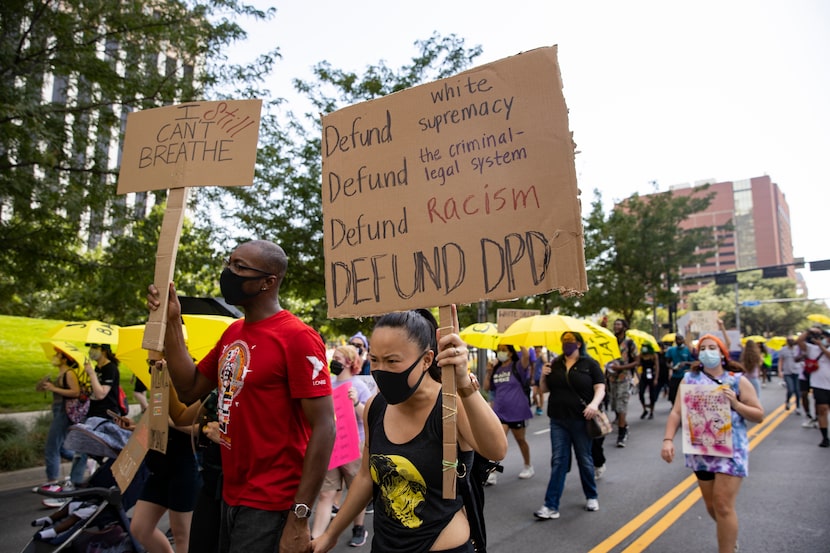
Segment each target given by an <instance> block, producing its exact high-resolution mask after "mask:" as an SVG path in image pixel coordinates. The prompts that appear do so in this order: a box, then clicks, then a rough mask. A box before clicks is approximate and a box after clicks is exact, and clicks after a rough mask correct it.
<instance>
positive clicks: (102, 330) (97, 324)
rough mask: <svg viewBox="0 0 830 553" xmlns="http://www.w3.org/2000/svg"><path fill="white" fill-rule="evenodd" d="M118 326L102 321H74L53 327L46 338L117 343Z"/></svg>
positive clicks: (91, 342)
mask: <svg viewBox="0 0 830 553" xmlns="http://www.w3.org/2000/svg"><path fill="white" fill-rule="evenodd" d="M118 328H119V327H118V325H113V324H109V323H105V322H102V321H74V322H68V323H63V324H61V325H60V326H58V327H56V328H54V329H53V330H52V331H51V332H50V333H49V335H48V338H49V339H51V340H63V341H66V342H79V343H84V344H117V343H118Z"/></svg>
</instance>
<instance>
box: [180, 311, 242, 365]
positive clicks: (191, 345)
mask: <svg viewBox="0 0 830 553" xmlns="http://www.w3.org/2000/svg"><path fill="white" fill-rule="evenodd" d="M236 320H238V319H234V318H232V317H224V316H222V315H182V321H183V322H184V328H185V330H186V331H187V336H186V338H185V340H186V341H187V350H188V351H189V352H190V355H191V356H192V357H193V358H194V359H195V360H196V361H197V362H198V361H201V360H202V358H203V357H204V356H205V355H207V354H208V353H209V352H210V350H212V349H213V346H215V345H216V342H218V341H219V338H220V337H221V336H222V333H224V332H225V330H226V329H227V328H228V327H229V326H230V324H231V323H232V322H234V321H236Z"/></svg>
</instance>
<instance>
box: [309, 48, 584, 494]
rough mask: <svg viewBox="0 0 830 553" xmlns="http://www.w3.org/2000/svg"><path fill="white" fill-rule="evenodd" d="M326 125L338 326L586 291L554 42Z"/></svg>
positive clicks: (325, 187)
mask: <svg viewBox="0 0 830 553" xmlns="http://www.w3.org/2000/svg"><path fill="white" fill-rule="evenodd" d="M322 126H323V134H322V153H323V182H322V199H323V225H324V227H323V234H324V252H325V271H326V297H327V300H328V314H329V316H330V317H360V316H370V315H376V314H380V313H386V312H389V311H396V310H404V309H412V308H418V307H430V306H436V305H437V306H446V305H449V304H452V303H473V302H478V301H480V300H484V299H489V300H505V299H512V298H518V297H522V296H529V295H535V294H541V293H544V292H548V291H550V290H558V291H560V292H562V293H566V294H575V293H581V292H584V291H585V290H586V288H587V282H586V276H585V259H584V250H583V241H582V238H583V236H582V220H581V210H580V204H579V198H578V194H579V192H578V190H577V183H576V172H575V169H574V142H573V140H572V137H571V132H570V130H569V128H568V113H567V106H566V105H565V99H564V96H563V94H562V82H561V80H560V74H559V65H558V62H557V56H556V47H555V46H554V47H550V48H539V49H536V50H532V51H530V52H526V53H523V54H519V55H517V56H513V57H510V58H506V59H503V60H500V61H496V62H493V63H490V64H487V65H483V66H481V67H477V68H474V69H471V70H469V71H466V72H464V73H461V74H459V75H456V76H454V77H449V78H446V79H442V80H439V81H436V82H433V83H428V84H424V85H421V86H417V87H414V88H410V89H407V90H404V91H401V92H397V93H395V94H390V95H389V96H385V97H383V98H379V99H376V100H372V101H369V102H363V103H360V104H355V105H353V106H349V107H346V108H344V109H341V110H339V111H336V112H334V113H331V114H328V115H326V116H324V117H323V120H322ZM381 206H382V207H381ZM440 324H441V325H442V326H448V325H449V324H450V323H449V321H446V320H443V317H442V320H441V322H440ZM444 383H445V385H449V383H448V382H446V381H444ZM452 386H453V389H454V383H453V384H452ZM445 397H446V393H445ZM451 415H452V413H450V416H451ZM448 431H452V432H453V433H454V432H455V429H454V425H453V428H452V430H448ZM450 442H452V443H453V444H454V443H455V437H454V434H453V436H452V437H450V438H445V443H446V444H447V445H448V447H447V449H450V448H449V443H450ZM453 456H454V451H453ZM446 461H448V460H447V459H445V465H447V466H449V465H450V464H451V463H448V462H446ZM445 482H446V480H445ZM445 493H446V489H445Z"/></svg>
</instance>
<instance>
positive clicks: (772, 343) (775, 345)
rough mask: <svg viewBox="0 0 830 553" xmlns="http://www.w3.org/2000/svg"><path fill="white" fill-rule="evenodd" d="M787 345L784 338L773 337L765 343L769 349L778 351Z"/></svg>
mask: <svg viewBox="0 0 830 553" xmlns="http://www.w3.org/2000/svg"><path fill="white" fill-rule="evenodd" d="M786 345H787V338H786V336H773V337H772V338H770V339H769V340H767V342H766V346H767V347H768V348H770V349H774V350H779V349H781V348H783V347H784V346H786Z"/></svg>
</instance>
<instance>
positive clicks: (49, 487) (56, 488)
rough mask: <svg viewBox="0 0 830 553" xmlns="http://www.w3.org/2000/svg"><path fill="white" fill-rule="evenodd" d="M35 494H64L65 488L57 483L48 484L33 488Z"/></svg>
mask: <svg viewBox="0 0 830 553" xmlns="http://www.w3.org/2000/svg"><path fill="white" fill-rule="evenodd" d="M32 491H33V492H34V493H40V492H41V491H44V492H62V491H63V486H62V485H60V484H58V483H57V482H48V483H46V484H43V485H42V486H35V487H34V488H32Z"/></svg>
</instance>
